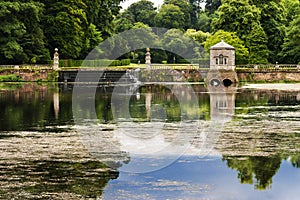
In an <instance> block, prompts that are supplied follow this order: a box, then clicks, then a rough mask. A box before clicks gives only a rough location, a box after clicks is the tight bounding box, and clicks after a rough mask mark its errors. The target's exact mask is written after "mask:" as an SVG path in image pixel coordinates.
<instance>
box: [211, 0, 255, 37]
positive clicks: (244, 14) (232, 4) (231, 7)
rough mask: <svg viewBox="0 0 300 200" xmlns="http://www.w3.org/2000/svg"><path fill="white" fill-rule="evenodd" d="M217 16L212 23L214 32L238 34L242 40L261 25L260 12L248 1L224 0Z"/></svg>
mask: <svg viewBox="0 0 300 200" xmlns="http://www.w3.org/2000/svg"><path fill="white" fill-rule="evenodd" d="M217 15H218V17H217V18H215V19H213V21H212V27H213V30H214V31H217V30H220V29H221V30H225V31H229V32H236V33H237V34H238V36H239V37H240V38H241V39H242V40H245V39H246V37H248V35H249V34H250V32H251V31H252V27H253V26H255V25H256V24H259V23H260V10H259V9H258V8H257V7H256V6H255V5H250V4H249V2H248V0H224V1H223V3H222V5H221V6H220V7H219V8H218V10H217Z"/></svg>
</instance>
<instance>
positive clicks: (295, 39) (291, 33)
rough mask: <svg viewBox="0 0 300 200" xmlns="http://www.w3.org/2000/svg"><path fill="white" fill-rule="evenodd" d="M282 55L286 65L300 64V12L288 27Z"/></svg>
mask: <svg viewBox="0 0 300 200" xmlns="http://www.w3.org/2000/svg"><path fill="white" fill-rule="evenodd" d="M282 47H283V49H282V53H281V55H282V56H283V59H284V62H286V63H293V64H295V63H299V62H300V12H299V14H298V15H297V17H296V18H295V19H294V20H293V21H292V22H291V24H290V26H289V27H288V31H287V35H286V38H285V39H284V44H283V46H282Z"/></svg>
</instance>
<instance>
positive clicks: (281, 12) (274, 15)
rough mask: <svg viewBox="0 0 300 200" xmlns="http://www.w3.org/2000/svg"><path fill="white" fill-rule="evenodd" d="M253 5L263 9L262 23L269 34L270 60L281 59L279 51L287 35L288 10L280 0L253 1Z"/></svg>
mask: <svg viewBox="0 0 300 200" xmlns="http://www.w3.org/2000/svg"><path fill="white" fill-rule="evenodd" d="M252 4H253V5H256V7H257V8H259V9H260V11H261V14H260V16H261V19H260V24H261V26H262V28H263V30H264V32H265V33H266V34H267V36H268V42H267V47H268V49H269V56H268V60H269V61H270V62H272V63H275V62H276V61H280V58H279V53H280V52H281V50H282V49H281V46H282V44H283V42H284V41H283V39H284V37H285V24H286V23H285V21H286V10H285V9H284V7H283V4H282V3H278V1H274V0H273V1H264V0H262V1H257V0H256V1H253V3H252Z"/></svg>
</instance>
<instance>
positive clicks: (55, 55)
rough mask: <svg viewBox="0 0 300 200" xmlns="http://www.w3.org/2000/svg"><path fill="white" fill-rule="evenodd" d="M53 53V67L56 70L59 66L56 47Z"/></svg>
mask: <svg viewBox="0 0 300 200" xmlns="http://www.w3.org/2000/svg"><path fill="white" fill-rule="evenodd" d="M54 51H55V52H54V55H53V69H54V70H57V69H58V66H59V54H58V48H55V49H54Z"/></svg>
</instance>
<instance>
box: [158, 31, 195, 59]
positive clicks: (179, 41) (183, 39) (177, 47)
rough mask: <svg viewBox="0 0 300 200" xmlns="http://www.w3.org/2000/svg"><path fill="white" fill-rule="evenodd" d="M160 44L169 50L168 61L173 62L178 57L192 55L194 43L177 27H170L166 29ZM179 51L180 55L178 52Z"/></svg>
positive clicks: (187, 57) (186, 57)
mask: <svg viewBox="0 0 300 200" xmlns="http://www.w3.org/2000/svg"><path fill="white" fill-rule="evenodd" d="M161 42H162V44H163V47H164V48H165V50H167V51H169V52H168V53H167V54H168V61H169V62H174V58H175V61H178V60H179V59H182V58H184V59H190V58H192V57H193V55H194V53H195V52H194V47H195V43H193V41H192V39H191V38H189V37H187V36H185V35H184V33H183V32H182V31H181V30H179V29H170V30H168V31H167V32H166V33H165V34H164V35H163V38H162V41H161ZM176 52H180V56H179V55H178V53H176Z"/></svg>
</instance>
